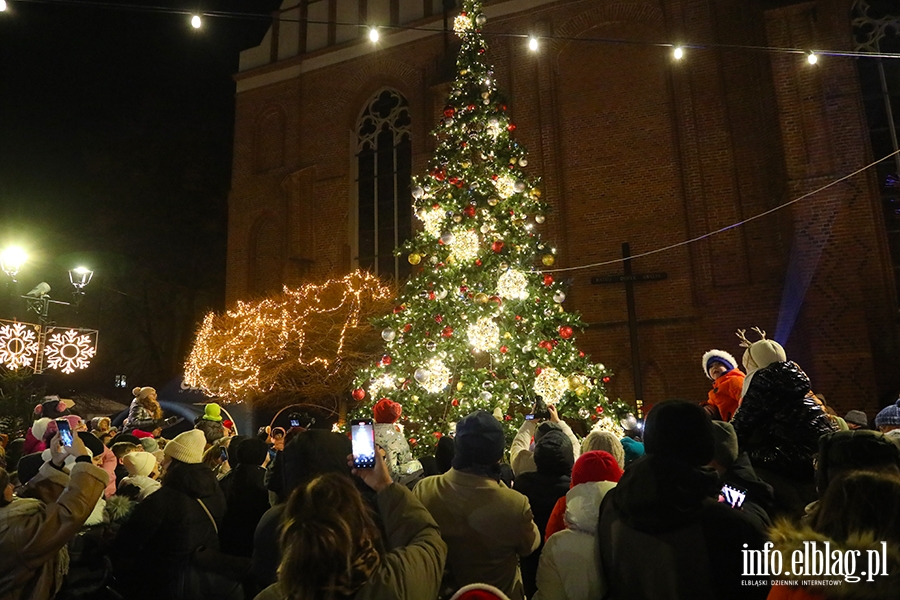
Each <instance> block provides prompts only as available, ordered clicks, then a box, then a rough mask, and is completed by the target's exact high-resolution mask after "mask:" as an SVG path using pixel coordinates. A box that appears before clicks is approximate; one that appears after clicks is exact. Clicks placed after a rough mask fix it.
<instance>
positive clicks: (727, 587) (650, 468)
mask: <svg viewBox="0 0 900 600" xmlns="http://www.w3.org/2000/svg"><path fill="white" fill-rule="evenodd" d="M718 485H719V484H718V476H717V475H716V473H715V471H712V470H711V469H705V468H695V467H691V466H690V465H687V464H685V463H682V462H680V461H676V460H672V459H670V458H667V457H664V456H658V455H647V456H644V457H643V458H640V459H638V460H636V461H634V462H633V463H631V465H629V466H628V468H627V469H626V470H625V474H624V475H623V476H622V479H621V480H620V481H619V483H618V484H617V485H616V487H615V488H613V489H612V490H610V491H609V492H608V493H607V494H606V497H605V498H604V499H603V503H602V504H601V505H600V519H599V522H598V525H597V540H598V542H599V546H600V568H601V570H602V576H601V579H602V580H604V581H605V582H606V584H607V586H608V593H607V594H606V595H605V596H604V599H605V600H606V599H612V600H633V599H636V598H646V599H653V600H682V599H683V600H688V599H689V600H719V599H724V598H728V599H756V598H760V599H762V598H765V597H766V596H767V595H768V586H766V585H762V586H747V585H742V579H748V580H749V579H751V578H749V577H747V578H745V577H742V554H741V551H742V550H743V549H744V548H745V546H744V544H746V545H747V546H746V548H747V549H751V550H752V549H756V550H759V549H761V548H762V545H763V543H764V540H765V538H764V536H763V533H762V532H761V531H760V530H759V529H758V528H757V527H756V526H755V525H754V523H753V522H752V521H751V520H750V519H748V518H747V517H746V516H745V515H744V514H742V513H741V511H739V510H735V509H733V508H731V507H730V506H728V505H727V504H720V503H718V502H716V501H715V500H713V499H712V496H713V495H714V494H715V493H716V492H717V490H718Z"/></svg>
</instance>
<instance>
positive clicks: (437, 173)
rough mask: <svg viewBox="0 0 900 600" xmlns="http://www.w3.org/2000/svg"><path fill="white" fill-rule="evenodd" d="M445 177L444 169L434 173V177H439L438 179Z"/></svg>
mask: <svg viewBox="0 0 900 600" xmlns="http://www.w3.org/2000/svg"><path fill="white" fill-rule="evenodd" d="M444 177H446V175H445V174H444V172H443V171H438V172H436V173H435V174H434V178H435V179H437V180H438V181H443V180H444Z"/></svg>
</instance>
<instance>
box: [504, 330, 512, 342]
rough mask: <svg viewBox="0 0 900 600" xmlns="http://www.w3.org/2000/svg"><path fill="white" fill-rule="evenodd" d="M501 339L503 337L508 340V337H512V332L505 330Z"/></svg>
mask: <svg viewBox="0 0 900 600" xmlns="http://www.w3.org/2000/svg"><path fill="white" fill-rule="evenodd" d="M503 339H504V340H510V339H512V334H511V333H510V332H508V331H507V332H506V333H504V334H503Z"/></svg>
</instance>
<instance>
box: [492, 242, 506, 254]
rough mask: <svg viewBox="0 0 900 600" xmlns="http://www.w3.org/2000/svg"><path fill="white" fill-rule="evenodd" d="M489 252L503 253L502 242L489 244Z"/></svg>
mask: <svg viewBox="0 0 900 600" xmlns="http://www.w3.org/2000/svg"><path fill="white" fill-rule="evenodd" d="M491 250H493V251H494V252H497V253H499V252H503V240H497V241H495V242H494V243H493V244H491Z"/></svg>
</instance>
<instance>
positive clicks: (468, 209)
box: [463, 204, 475, 217]
mask: <svg viewBox="0 0 900 600" xmlns="http://www.w3.org/2000/svg"><path fill="white" fill-rule="evenodd" d="M463 214H464V215H466V216H467V217H474V216H475V207H474V206H472V205H471V204H470V205H468V206H467V207H465V208H464V209H463Z"/></svg>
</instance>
